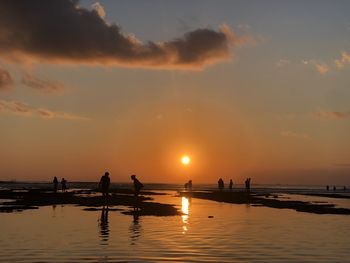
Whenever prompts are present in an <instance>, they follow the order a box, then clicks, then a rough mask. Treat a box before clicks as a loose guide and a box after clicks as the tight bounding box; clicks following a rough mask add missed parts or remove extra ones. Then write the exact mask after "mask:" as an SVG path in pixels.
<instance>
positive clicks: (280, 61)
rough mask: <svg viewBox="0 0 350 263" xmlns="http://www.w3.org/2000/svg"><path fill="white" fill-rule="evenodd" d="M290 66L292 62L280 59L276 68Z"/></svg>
mask: <svg viewBox="0 0 350 263" xmlns="http://www.w3.org/2000/svg"><path fill="white" fill-rule="evenodd" d="M289 64H290V61H289V60H288V59H280V60H279V61H277V62H276V67H278V68H281V67H283V66H286V65H289Z"/></svg>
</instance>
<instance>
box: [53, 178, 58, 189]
mask: <svg viewBox="0 0 350 263" xmlns="http://www.w3.org/2000/svg"><path fill="white" fill-rule="evenodd" d="M57 189H58V180H57V177H56V176H55V177H54V178H53V191H54V192H55V193H56V192H57Z"/></svg>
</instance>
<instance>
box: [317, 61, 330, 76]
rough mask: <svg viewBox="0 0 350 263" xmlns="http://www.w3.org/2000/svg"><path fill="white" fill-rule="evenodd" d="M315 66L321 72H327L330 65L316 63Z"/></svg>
mask: <svg viewBox="0 0 350 263" xmlns="http://www.w3.org/2000/svg"><path fill="white" fill-rule="evenodd" d="M315 67H316V69H317V71H318V72H319V73H320V74H322V75H323V74H326V73H327V72H328V71H329V67H328V66H327V64H326V63H315Z"/></svg>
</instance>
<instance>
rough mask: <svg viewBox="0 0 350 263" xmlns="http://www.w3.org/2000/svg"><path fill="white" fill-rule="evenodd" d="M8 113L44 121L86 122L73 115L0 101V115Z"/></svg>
mask: <svg viewBox="0 0 350 263" xmlns="http://www.w3.org/2000/svg"><path fill="white" fill-rule="evenodd" d="M1 112H8V113H13V114H16V115H19V116H24V117H40V118H45V119H65V120H88V118H85V117H81V116H78V115H75V114H71V113H66V112H57V111H52V110H49V109H45V108H37V107H33V106H30V105H28V104H27V103H24V102H20V101H13V100H10V101H8V100H0V113H1Z"/></svg>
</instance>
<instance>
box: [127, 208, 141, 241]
mask: <svg viewBox="0 0 350 263" xmlns="http://www.w3.org/2000/svg"><path fill="white" fill-rule="evenodd" d="M132 215H133V220H132V224H131V225H130V227H129V233H130V244H131V245H136V241H137V240H138V239H139V237H140V236H141V224H140V219H139V217H140V213H139V209H138V208H137V207H134V211H133V214H132Z"/></svg>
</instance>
